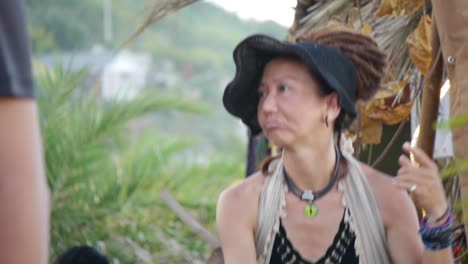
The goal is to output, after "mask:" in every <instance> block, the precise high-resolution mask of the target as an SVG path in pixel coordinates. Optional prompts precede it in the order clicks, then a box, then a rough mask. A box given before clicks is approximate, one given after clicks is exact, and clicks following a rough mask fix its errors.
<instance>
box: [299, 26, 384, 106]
mask: <svg viewBox="0 0 468 264" xmlns="http://www.w3.org/2000/svg"><path fill="white" fill-rule="evenodd" d="M296 41H297V42H303V41H313V42H317V43H320V44H322V45H326V46H329V47H331V48H335V49H337V50H339V51H340V52H341V53H343V54H344V55H345V56H347V57H348V58H349V59H350V60H351V61H352V62H353V64H354V67H355V68H356V75H357V88H358V89H357V94H356V98H358V99H362V100H364V101H366V100H369V99H370V98H372V96H373V95H374V94H375V93H376V92H377V90H378V89H379V88H380V84H381V80H382V78H383V76H384V71H385V66H386V55H385V53H384V52H383V50H382V49H380V48H379V47H378V46H377V43H376V42H375V41H374V40H373V39H372V38H371V37H369V36H367V35H364V34H361V33H359V32H355V31H352V30H350V29H344V28H338V27H336V26H335V27H333V26H328V27H323V28H321V29H318V30H316V31H313V32H311V33H309V34H306V35H303V36H300V37H298V38H297V40H296Z"/></svg>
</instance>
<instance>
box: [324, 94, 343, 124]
mask: <svg viewBox="0 0 468 264" xmlns="http://www.w3.org/2000/svg"><path fill="white" fill-rule="evenodd" d="M340 112H341V106H340V96H339V95H338V93H336V92H334V93H331V94H329V95H327V115H328V118H329V119H330V121H332V122H335V120H336V119H337V118H338V116H339V115H340Z"/></svg>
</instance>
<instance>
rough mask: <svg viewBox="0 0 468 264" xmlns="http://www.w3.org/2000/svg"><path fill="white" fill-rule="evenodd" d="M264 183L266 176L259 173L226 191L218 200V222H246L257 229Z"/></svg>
mask: <svg viewBox="0 0 468 264" xmlns="http://www.w3.org/2000/svg"><path fill="white" fill-rule="evenodd" d="M264 182H265V175H264V174H262V173H261V172H257V173H254V174H252V175H251V176H249V177H247V178H246V179H244V180H242V181H241V182H239V183H238V184H236V185H234V186H231V187H229V188H227V189H225V190H224V191H223V192H222V193H221V194H220V196H219V199H218V205H217V209H216V211H217V212H216V218H217V220H222V219H226V218H229V219H232V220H234V219H237V221H246V223H247V224H249V225H253V226H252V227H255V224H256V219H257V212H258V201H259V198H260V194H261V192H262V188H263V184H264Z"/></svg>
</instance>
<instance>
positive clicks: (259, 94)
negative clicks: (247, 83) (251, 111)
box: [258, 91, 267, 98]
mask: <svg viewBox="0 0 468 264" xmlns="http://www.w3.org/2000/svg"><path fill="white" fill-rule="evenodd" d="M266 94H267V93H266V92H265V91H259V92H258V97H260V98H262V97H265V96H266Z"/></svg>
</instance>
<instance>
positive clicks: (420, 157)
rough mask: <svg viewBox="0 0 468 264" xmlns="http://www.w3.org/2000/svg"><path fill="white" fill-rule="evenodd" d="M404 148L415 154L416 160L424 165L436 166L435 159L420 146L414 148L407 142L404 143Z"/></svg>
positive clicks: (407, 151)
mask: <svg viewBox="0 0 468 264" xmlns="http://www.w3.org/2000/svg"><path fill="white" fill-rule="evenodd" d="M403 150H404V151H405V152H406V153H408V154H410V153H411V154H413V156H414V159H415V161H416V162H417V163H418V164H419V165H420V166H424V167H429V168H433V167H434V166H435V164H434V161H433V160H432V159H431V158H430V157H429V156H428V155H427V154H426V153H425V152H424V151H423V150H422V149H420V148H413V147H411V145H410V144H409V143H408V142H406V143H405V144H403Z"/></svg>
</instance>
